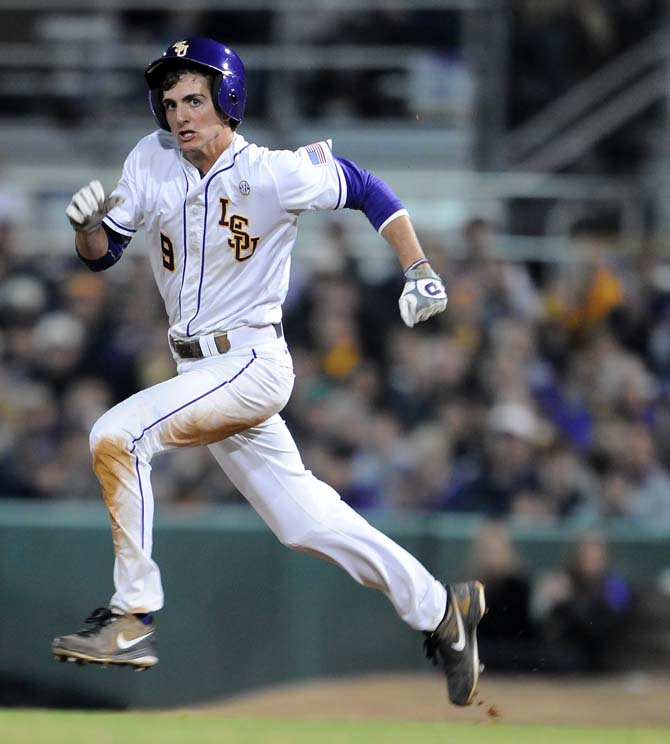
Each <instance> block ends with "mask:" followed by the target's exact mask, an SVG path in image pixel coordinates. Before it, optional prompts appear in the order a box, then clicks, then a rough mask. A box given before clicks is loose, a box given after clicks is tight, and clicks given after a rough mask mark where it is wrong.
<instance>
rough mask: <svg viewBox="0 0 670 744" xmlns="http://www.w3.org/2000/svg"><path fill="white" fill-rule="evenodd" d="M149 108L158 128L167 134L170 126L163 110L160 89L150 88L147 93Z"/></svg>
mask: <svg viewBox="0 0 670 744" xmlns="http://www.w3.org/2000/svg"><path fill="white" fill-rule="evenodd" d="M149 108H150V109H151V113H152V114H153V115H154V119H155V120H156V123H157V124H158V126H159V127H160V128H161V129H165V130H166V131H167V132H169V131H170V126H169V124H168V121H167V116H166V115H165V109H164V108H163V91H162V90H161V89H160V88H151V90H150V91H149Z"/></svg>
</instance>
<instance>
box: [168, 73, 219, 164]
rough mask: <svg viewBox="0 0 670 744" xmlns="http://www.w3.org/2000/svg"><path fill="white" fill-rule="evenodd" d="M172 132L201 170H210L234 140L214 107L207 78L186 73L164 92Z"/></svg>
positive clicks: (182, 149)
mask: <svg viewBox="0 0 670 744" xmlns="http://www.w3.org/2000/svg"><path fill="white" fill-rule="evenodd" d="M163 107H164V108H165V115H166V116H167V121H168V125H169V126H170V131H171V132H172V134H173V135H174V137H175V139H176V140H177V142H178V143H179V147H180V148H181V151H182V153H183V154H184V157H185V158H186V159H187V160H189V161H190V162H192V163H193V164H194V165H196V166H197V167H198V168H200V170H204V171H206V170H208V169H209V167H211V165H212V164H213V163H214V161H215V160H216V159H217V158H218V157H219V155H220V154H221V153H222V152H223V151H224V150H225V149H226V147H228V145H229V144H230V142H231V140H232V134H233V133H232V130H231V129H230V127H227V126H226V125H225V123H224V122H223V121H222V119H221V117H220V116H219V113H218V112H217V110H216V109H215V108H214V102H213V101H212V95H211V93H210V90H209V85H208V83H207V78H205V77H204V76H203V75H199V74H198V73H197V72H194V73H187V74H185V75H182V76H181V77H180V78H179V81H178V82H177V84H176V85H175V86H174V87H173V88H170V90H166V91H165V92H164V93H163Z"/></svg>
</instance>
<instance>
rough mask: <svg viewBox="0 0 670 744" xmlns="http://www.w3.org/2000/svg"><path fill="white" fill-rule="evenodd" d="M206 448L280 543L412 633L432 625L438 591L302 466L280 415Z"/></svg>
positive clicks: (439, 608)
mask: <svg viewBox="0 0 670 744" xmlns="http://www.w3.org/2000/svg"><path fill="white" fill-rule="evenodd" d="M210 450H211V452H212V454H213V455H214V457H215V458H216V459H217V461H218V462H219V464H220V465H221V467H222V468H223V470H224V471H225V472H226V474H227V475H228V477H229V478H230V479H231V481H232V482H233V484H234V485H235V486H236V487H237V488H238V489H239V490H240V492H241V493H242V494H243V495H244V496H245V498H246V499H247V500H248V501H249V502H250V503H251V505H252V506H253V507H254V509H255V510H256V511H257V512H258V513H259V514H260V516H261V517H262V518H263V519H264V521H265V522H266V523H267V524H268V526H269V527H270V529H271V530H272V531H273V532H274V533H275V535H276V536H277V538H278V539H279V540H280V541H281V542H282V543H283V544H284V545H287V546H289V547H291V548H293V549H296V550H303V551H306V552H309V553H312V554H315V555H318V556H320V557H323V558H327V559H328V560H330V561H332V562H334V563H336V564H338V565H339V566H341V567H342V568H343V569H344V570H345V571H347V572H348V573H349V574H350V575H351V576H352V577H353V578H354V579H355V580H356V581H358V582H359V583H360V584H363V585H366V586H370V587H374V588H376V589H380V590H381V591H383V592H384V593H385V594H386V595H387V596H388V598H389V599H390V601H391V603H392V604H393V606H394V607H395V609H396V611H397V612H398V614H399V615H400V617H401V618H402V619H403V620H405V622H407V623H408V624H409V625H410V626H411V627H412V628H415V629H417V630H433V629H434V628H435V627H436V626H437V624H438V623H439V621H440V620H441V619H442V616H443V615H444V610H445V605H446V593H445V589H444V586H443V585H442V584H441V583H440V582H439V581H437V580H436V579H435V578H433V576H431V575H430V573H429V572H428V571H427V570H426V569H425V568H424V567H423V566H422V565H421V564H420V563H419V561H417V560H416V559H415V558H414V557H413V556H412V555H410V554H409V553H408V552H407V551H406V550H404V549H403V548H401V547H400V546H399V545H398V544H396V543H395V542H394V541H393V540H391V539H390V538H389V537H387V536H386V535H384V534H383V533H381V532H380V531H379V530H377V529H375V528H374V527H372V525H370V524H369V523H368V522H367V521H366V520H365V519H363V517H361V516H360V515H359V514H357V513H356V512H355V511H354V510H353V509H352V508H351V507H350V506H349V505H348V504H346V503H345V502H344V501H342V500H341V499H340V496H339V494H338V493H337V492H336V491H335V490H334V489H333V488H331V487H330V486H329V485H328V484H326V483H323V482H322V481H320V480H318V479H317V478H316V477H315V476H314V475H313V474H312V473H311V472H310V471H308V470H306V469H305V467H304V465H303V463H302V459H301V457H300V453H299V452H298V450H297V447H296V445H295V443H294V440H293V438H292V436H291V434H290V432H289V431H288V429H287V427H286V425H285V424H284V421H283V420H282V419H281V417H280V416H279V415H277V416H273V417H272V419H270V420H268V421H265V422H264V423H263V424H260V425H259V426H257V427H255V428H254V429H252V430H249V431H246V432H243V433H241V434H238V435H236V436H234V437H230V438H229V439H227V440H226V441H224V442H217V443H216V444H214V445H212V446H210Z"/></svg>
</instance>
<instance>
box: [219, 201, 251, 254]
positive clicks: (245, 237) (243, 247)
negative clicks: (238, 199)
mask: <svg viewBox="0 0 670 744" xmlns="http://www.w3.org/2000/svg"><path fill="white" fill-rule="evenodd" d="M219 202H220V204H221V218H220V219H219V225H221V227H227V228H228V229H229V230H230V232H231V236H230V237H229V238H228V246H229V247H230V248H232V249H233V250H234V251H235V259H236V260H237V261H246V260H247V259H248V258H251V257H252V256H253V255H254V251H255V250H256V246H257V245H258V241H259V240H260V235H256V236H255V237H252V235H251V233H250V232H249V230H248V229H247V228H248V227H249V219H248V218H247V217H244V216H243V215H241V214H231V215H230V216H228V205H229V204H230V199H226V197H225V196H222V197H221V198H220V199H219Z"/></svg>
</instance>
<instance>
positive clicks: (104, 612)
mask: <svg viewBox="0 0 670 744" xmlns="http://www.w3.org/2000/svg"><path fill="white" fill-rule="evenodd" d="M117 617H118V615H116V614H114V613H113V612H112V611H111V610H110V609H109V607H98V609H97V610H93V612H92V613H91V614H90V615H89V617H87V618H86V620H84V622H85V623H86V624H87V625H91V626H92V627H90V628H84V629H83V630H80V631H79V632H78V633H77V635H80V636H84V637H87V636H92V635H95V634H96V633H97V632H98V631H99V630H100V629H101V628H104V627H105V625H109V624H110V623H113V622H114V620H116V619H117Z"/></svg>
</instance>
